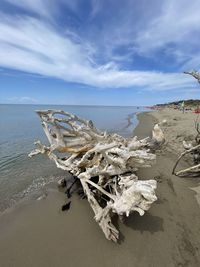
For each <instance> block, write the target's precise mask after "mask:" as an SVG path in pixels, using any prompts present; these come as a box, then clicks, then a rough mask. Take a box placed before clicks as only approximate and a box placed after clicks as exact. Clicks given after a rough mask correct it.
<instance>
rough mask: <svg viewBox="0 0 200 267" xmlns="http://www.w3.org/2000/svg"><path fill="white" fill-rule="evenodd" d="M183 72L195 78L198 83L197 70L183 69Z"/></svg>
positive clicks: (198, 75)
mask: <svg viewBox="0 0 200 267" xmlns="http://www.w3.org/2000/svg"><path fill="white" fill-rule="evenodd" d="M183 73H185V74H189V75H191V76H192V77H194V78H195V79H197V81H198V83H200V73H199V72H198V71H196V70H193V71H184V72H183Z"/></svg>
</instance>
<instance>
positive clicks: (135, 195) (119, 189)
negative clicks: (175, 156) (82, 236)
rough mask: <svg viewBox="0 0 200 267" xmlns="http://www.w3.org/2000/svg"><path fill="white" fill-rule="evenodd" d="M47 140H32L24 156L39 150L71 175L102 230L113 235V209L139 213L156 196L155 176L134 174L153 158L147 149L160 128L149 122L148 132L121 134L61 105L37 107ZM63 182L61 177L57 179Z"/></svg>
mask: <svg viewBox="0 0 200 267" xmlns="http://www.w3.org/2000/svg"><path fill="white" fill-rule="evenodd" d="M37 113H38V115H39V116H40V118H41V122H42V126H43V129H44V132H45V134H46V136H47V138H48V140H49V143H50V146H45V145H43V144H41V143H40V141H37V142H36V143H35V144H36V146H37V148H36V149H35V150H34V151H32V152H31V153H30V154H29V156H30V157H32V156H34V155H37V154H45V155H47V156H48V157H49V158H50V159H51V160H53V161H54V162H55V163H56V165H57V167H58V168H61V169H63V170H66V171H68V172H70V173H71V174H72V175H73V176H74V177H77V178H78V179H79V180H80V182H81V185H82V187H83V190H84V193H85V195H86V197H87V200H88V202H89V204H90V206H91V208H92V209H93V211H94V214H95V220H96V222H98V224H99V226H100V227H101V229H102V231H103V232H104V234H105V236H106V238H107V239H109V240H113V241H117V239H118V237H119V232H118V230H117V229H116V228H115V226H114V225H113V224H112V221H111V216H112V214H113V213H116V214H118V215H119V216H121V215H124V214H125V215H126V216H129V214H130V213H131V212H133V211H137V212H138V213H139V214H140V215H143V214H144V212H145V211H146V210H148V209H149V208H150V206H151V204H152V203H153V202H154V201H156V200H157V197H156V195H155V189H156V187H157V184H156V181H155V180H145V181H144V180H138V177H137V176H136V171H137V170H138V168H140V167H151V166H152V164H153V163H154V162H155V160H156V155H155V154H154V153H153V152H152V151H153V149H154V148H155V147H158V146H159V145H160V144H161V143H163V141H164V136H163V133H162V130H161V129H160V127H159V126H158V125H155V127H154V130H153V138H152V139H150V138H145V139H142V140H138V139H137V137H136V136H135V137H133V138H129V139H126V138H123V137H122V136H120V135H118V134H108V133H106V132H101V131H99V130H98V129H96V128H95V126H94V125H93V123H92V121H86V120H83V119H81V118H79V117H77V116H75V115H72V114H70V113H67V112H64V111H60V110H58V111H55V110H46V111H45V110H44V111H37ZM60 183H63V181H60Z"/></svg>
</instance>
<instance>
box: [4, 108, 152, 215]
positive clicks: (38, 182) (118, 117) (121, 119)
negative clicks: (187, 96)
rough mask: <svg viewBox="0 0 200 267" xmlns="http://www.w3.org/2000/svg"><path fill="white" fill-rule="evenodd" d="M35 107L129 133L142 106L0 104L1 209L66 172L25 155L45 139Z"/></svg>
mask: <svg viewBox="0 0 200 267" xmlns="http://www.w3.org/2000/svg"><path fill="white" fill-rule="evenodd" d="M38 109H62V110H65V111H68V112H71V113H74V114H76V115H78V116H80V117H82V118H85V119H91V120H92V121H93V122H94V123H95V125H96V127H98V128H99V129H101V130H106V131H107V132H116V133H118V134H121V135H122V136H125V137H128V136H131V134H132V132H133V129H134V128H135V126H136V125H137V118H136V115H135V113H136V112H142V111H147V109H145V108H143V107H139V108H136V107H107V106H105V107H103V106H54V105H0V129H1V131H0V211H2V210H4V209H5V208H7V207H9V206H11V205H12V204H14V203H16V201H18V200H20V199H22V198H23V197H26V196H27V195H29V194H30V193H32V192H34V191H37V190H38V189H40V188H42V187H43V186H44V185H46V184H47V183H50V182H52V181H55V180H57V179H59V178H60V177H64V176H65V175H66V174H65V172H64V171H62V170H59V169H58V168H56V166H55V165H54V163H53V162H51V161H50V160H49V159H47V158H45V157H43V156H36V157H34V158H32V159H29V158H28V153H29V152H30V151H31V150H33V149H34V141H36V140H38V139H39V140H41V141H42V142H43V143H47V139H46V137H45V135H44V132H43V129H42V126H41V124H40V120H39V117H38V116H37V114H36V113H35V110H38Z"/></svg>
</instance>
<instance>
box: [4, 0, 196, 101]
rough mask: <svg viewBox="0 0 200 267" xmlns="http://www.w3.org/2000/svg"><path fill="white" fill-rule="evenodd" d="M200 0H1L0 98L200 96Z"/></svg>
mask: <svg viewBox="0 0 200 267" xmlns="http://www.w3.org/2000/svg"><path fill="white" fill-rule="evenodd" d="M199 14H200V7H199V0H193V1H192V2H190V1H188V0H162V1H160V0H1V5H0V103H20V104H40V103H41V104H71V105H74V104H77V105H122V106H123V105H125V106H127V105H152V104H156V103H162V102H168V101H173V100H178V99H183V98H185V99H188V98H199V95H200V88H199V84H198V83H197V82H196V81H195V80H194V79H193V78H192V77H190V76H188V75H184V74H182V72H183V71H184V70H191V69H196V70H199V66H200V65H199V64H200V45H199V43H200V27H199V25H200V15H199Z"/></svg>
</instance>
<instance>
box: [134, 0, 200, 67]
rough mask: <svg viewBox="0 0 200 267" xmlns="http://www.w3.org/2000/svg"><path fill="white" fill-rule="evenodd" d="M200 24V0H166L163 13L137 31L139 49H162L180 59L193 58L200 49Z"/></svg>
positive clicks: (155, 50) (153, 51)
mask: <svg viewBox="0 0 200 267" xmlns="http://www.w3.org/2000/svg"><path fill="white" fill-rule="evenodd" d="M199 24H200V16H199V0H193V1H192V2H190V1H187V0H182V1H174V0H166V1H163V6H162V11H161V13H160V15H158V14H157V16H155V17H154V18H152V20H150V21H149V23H148V24H147V25H146V27H144V28H143V29H140V31H138V33H137V36H136V38H135V40H134V42H135V44H136V49H137V51H139V53H141V54H146V55H151V54H153V55H155V53H156V52H157V50H158V49H163V50H164V51H165V52H166V53H168V54H171V55H172V56H173V57H175V58H176V59H177V61H179V62H184V61H187V60H192V59H193V58H194V57H195V54H194V53H195V50H197V51H199V38H200V30H199ZM169 47H170V48H169Z"/></svg>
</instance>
